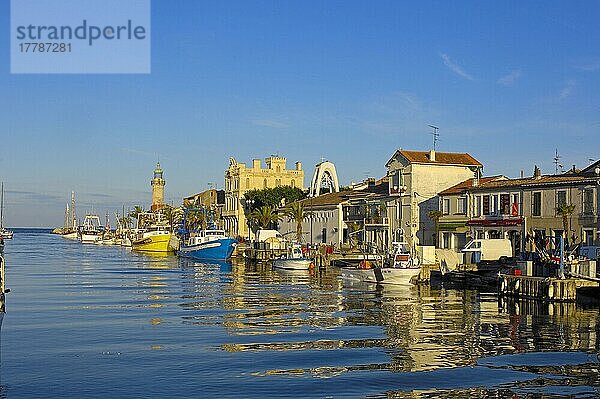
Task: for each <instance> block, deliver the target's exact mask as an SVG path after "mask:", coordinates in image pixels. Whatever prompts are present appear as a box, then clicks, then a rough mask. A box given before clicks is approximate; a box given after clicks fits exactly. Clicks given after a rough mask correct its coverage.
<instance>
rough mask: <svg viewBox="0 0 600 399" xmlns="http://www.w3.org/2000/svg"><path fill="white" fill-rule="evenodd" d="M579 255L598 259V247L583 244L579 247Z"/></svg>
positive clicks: (599, 253)
mask: <svg viewBox="0 0 600 399" xmlns="http://www.w3.org/2000/svg"><path fill="white" fill-rule="evenodd" d="M579 256H580V257H582V258H585V259H591V260H598V259H600V247H597V246H593V245H592V246H583V247H581V248H579Z"/></svg>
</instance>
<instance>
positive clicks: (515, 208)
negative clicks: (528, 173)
mask: <svg viewBox="0 0 600 399" xmlns="http://www.w3.org/2000/svg"><path fill="white" fill-rule="evenodd" d="M520 202H521V201H519V194H513V195H512V204H511V210H510V213H511V215H512V216H519V215H520V214H521V212H520V208H521V203H520Z"/></svg>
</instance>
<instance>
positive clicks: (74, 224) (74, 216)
mask: <svg viewBox="0 0 600 399" xmlns="http://www.w3.org/2000/svg"><path fill="white" fill-rule="evenodd" d="M71 224H72V226H71V227H72V228H73V230H75V229H76V228H77V214H76V213H75V191H71Z"/></svg>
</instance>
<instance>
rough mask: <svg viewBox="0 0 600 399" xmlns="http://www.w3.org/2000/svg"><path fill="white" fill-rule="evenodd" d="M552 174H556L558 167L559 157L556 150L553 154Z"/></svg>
mask: <svg viewBox="0 0 600 399" xmlns="http://www.w3.org/2000/svg"><path fill="white" fill-rule="evenodd" d="M553 163H554V174H555V175H557V174H558V167H559V166H560V155H558V148H557V149H556V151H555V153H554V162H553Z"/></svg>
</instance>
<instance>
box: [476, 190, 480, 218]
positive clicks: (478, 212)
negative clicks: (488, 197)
mask: <svg viewBox="0 0 600 399" xmlns="http://www.w3.org/2000/svg"><path fill="white" fill-rule="evenodd" d="M479 216H481V195H478V196H477V197H475V217H479Z"/></svg>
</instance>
